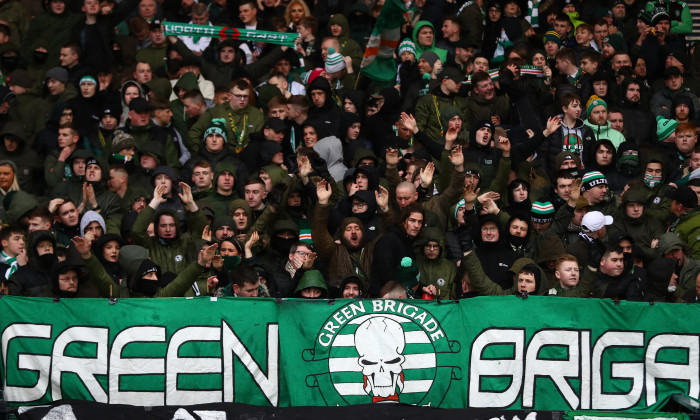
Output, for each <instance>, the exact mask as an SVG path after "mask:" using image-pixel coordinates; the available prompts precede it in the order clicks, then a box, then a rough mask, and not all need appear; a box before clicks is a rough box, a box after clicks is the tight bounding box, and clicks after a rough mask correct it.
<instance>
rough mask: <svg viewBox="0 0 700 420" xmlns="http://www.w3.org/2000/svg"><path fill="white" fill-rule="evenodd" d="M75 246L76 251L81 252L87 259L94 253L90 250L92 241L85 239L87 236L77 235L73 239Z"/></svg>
mask: <svg viewBox="0 0 700 420" xmlns="http://www.w3.org/2000/svg"><path fill="white" fill-rule="evenodd" d="M72 242H73V246H75V249H76V251H78V253H80V255H81V256H82V257H83V259H85V260H87V259H88V258H90V256H91V255H92V253H91V252H90V243H89V242H88V241H86V240H85V238H81V237H80V236H76V237H74V238H73V239H72Z"/></svg>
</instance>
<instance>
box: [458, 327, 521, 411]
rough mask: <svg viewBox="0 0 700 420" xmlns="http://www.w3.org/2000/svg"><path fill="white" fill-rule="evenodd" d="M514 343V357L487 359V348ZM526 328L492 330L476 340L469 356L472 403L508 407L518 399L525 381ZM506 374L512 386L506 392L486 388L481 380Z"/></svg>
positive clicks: (473, 405) (470, 398)
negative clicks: (485, 357) (485, 353)
mask: <svg viewBox="0 0 700 420" xmlns="http://www.w3.org/2000/svg"><path fill="white" fill-rule="evenodd" d="M504 344H505V345H512V346H513V347H514V348H513V357H511V358H503V359H493V358H489V359H484V358H483V357H484V349H486V348H487V347H489V346H494V345H504ZM524 347H525V330H524V329H489V330H486V331H483V332H482V333H481V334H479V335H478V336H477V337H476V339H475V340H474V342H473V343H472V350H471V357H470V358H469V406H470V407H508V406H510V405H512V404H513V403H514V402H515V400H517V399H518V394H520V389H521V387H522V383H523V371H524V365H525V361H524V360H523V348H524ZM486 377H506V378H509V379H510V380H511V382H510V385H509V386H508V388H506V389H505V390H503V391H486V390H482V383H481V379H482V378H486Z"/></svg>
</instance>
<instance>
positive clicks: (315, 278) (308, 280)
mask: <svg viewBox="0 0 700 420" xmlns="http://www.w3.org/2000/svg"><path fill="white" fill-rule="evenodd" d="M311 287H317V288H319V289H321V291H322V292H321V299H325V298H327V297H328V287H326V281H325V280H324V279H323V275H322V274H321V272H320V271H318V270H308V271H305V272H304V274H302V276H301V279H300V280H299V285H298V286H297V288H296V289H295V290H294V297H297V298H298V297H302V296H301V291H302V290H304V289H308V288H311Z"/></svg>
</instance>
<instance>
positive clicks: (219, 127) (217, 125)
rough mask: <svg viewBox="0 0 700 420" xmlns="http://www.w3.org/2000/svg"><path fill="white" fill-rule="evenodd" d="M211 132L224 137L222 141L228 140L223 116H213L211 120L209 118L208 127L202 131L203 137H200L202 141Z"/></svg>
mask: <svg viewBox="0 0 700 420" xmlns="http://www.w3.org/2000/svg"><path fill="white" fill-rule="evenodd" d="M212 133H216V134H219V135H220V136H221V137H223V138H224V142H228V138H227V137H226V120H224V119H223V118H214V119H213V120H211V123H210V124H209V127H208V128H207V130H206V131H205V132H204V137H202V141H206V139H207V137H208V136H209V135H210V134H212Z"/></svg>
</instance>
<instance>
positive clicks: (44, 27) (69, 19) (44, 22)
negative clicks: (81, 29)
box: [22, 5, 85, 66]
mask: <svg viewBox="0 0 700 420" xmlns="http://www.w3.org/2000/svg"><path fill="white" fill-rule="evenodd" d="M47 8H48V5H47ZM83 20H85V15H83V14H82V13H73V12H71V11H70V8H69V7H66V9H65V11H64V12H63V13H61V14H60V15H57V14H54V13H52V12H51V11H49V10H47V12H46V13H44V14H41V15H38V16H36V17H35V18H34V19H33V20H32V21H31V23H30V24H29V30H28V31H27V35H26V37H25V38H24V41H23V42H22V44H23V45H24V46H25V49H24V51H23V54H22V55H24V56H25V57H30V56H31V55H32V50H31V49H30V48H31V46H33V45H34V42H35V40H36V39H37V38H44V39H46V40H47V41H48V42H49V43H50V48H48V50H49V56H48V58H47V60H46V61H47V62H49V63H52V65H54V66H57V65H59V64H58V63H59V60H58V56H59V53H60V52H61V46H62V45H64V44H66V43H68V42H70V40H71V37H72V36H73V29H74V28H75V26H77V25H78V24H79V23H80V22H81V21H83Z"/></svg>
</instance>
